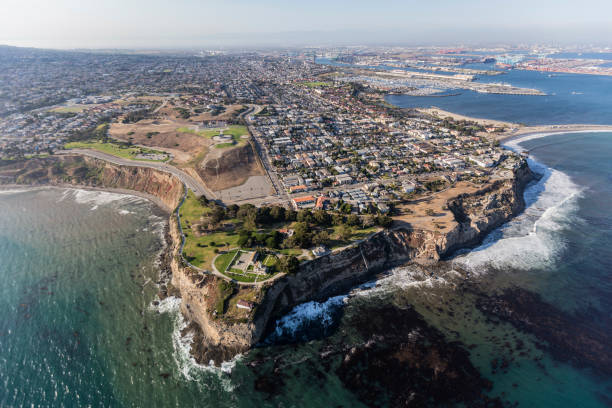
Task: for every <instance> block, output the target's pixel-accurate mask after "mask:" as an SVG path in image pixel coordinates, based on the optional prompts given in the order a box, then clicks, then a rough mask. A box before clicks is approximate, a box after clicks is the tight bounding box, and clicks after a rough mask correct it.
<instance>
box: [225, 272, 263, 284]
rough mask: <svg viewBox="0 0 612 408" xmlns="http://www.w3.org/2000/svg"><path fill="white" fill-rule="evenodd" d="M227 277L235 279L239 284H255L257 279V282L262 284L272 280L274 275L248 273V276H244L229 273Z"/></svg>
mask: <svg viewBox="0 0 612 408" xmlns="http://www.w3.org/2000/svg"><path fill="white" fill-rule="evenodd" d="M227 276H229V277H230V278H232V279H235V280H237V281H239V282H255V279H257V282H262V281H265V280H266V279H270V278H271V277H272V276H274V275H270V274H268V275H257V274H254V273H247V274H244V275H243V274H242V273H231V272H230V273H227Z"/></svg>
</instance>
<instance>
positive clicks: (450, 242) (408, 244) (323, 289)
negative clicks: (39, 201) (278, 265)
mask: <svg viewBox="0 0 612 408" xmlns="http://www.w3.org/2000/svg"><path fill="white" fill-rule="evenodd" d="M532 179H533V174H532V173H531V171H530V169H529V167H528V166H527V163H526V162H524V161H523V162H522V163H521V165H520V166H519V167H517V168H516V169H514V170H513V174H512V177H509V178H505V179H499V180H496V181H491V182H488V183H487V184H485V185H483V187H482V189H481V190H478V191H476V192H475V193H471V194H464V195H461V196H458V197H455V198H453V199H451V200H450V201H449V202H448V203H447V207H448V209H449V210H450V211H451V212H452V213H453V215H454V218H455V220H454V223H453V225H452V227H451V228H450V229H446V230H444V231H430V230H421V229H413V228H410V227H409V226H405V225H399V226H398V227H396V228H394V229H391V230H385V231H381V232H379V233H377V234H374V235H373V236H371V237H369V238H368V239H366V240H364V241H361V242H359V243H357V244H354V245H351V246H349V247H347V248H345V249H343V250H341V251H337V252H333V253H331V254H328V255H326V256H322V257H320V258H317V259H315V260H312V261H308V262H304V263H302V264H301V265H300V269H299V271H298V272H297V273H295V274H293V275H285V276H283V277H281V278H279V279H276V280H275V281H273V282H270V283H266V284H264V285H263V286H262V287H259V288H258V289H257V291H256V292H257V293H255V294H253V296H254V300H255V303H257V308H256V309H255V310H253V311H252V312H251V313H250V314H249V316H248V318H247V319H227V318H220V317H218V316H215V313H214V310H215V302H217V301H218V293H217V288H218V285H219V283H220V281H221V279H220V278H218V277H215V276H213V275H208V274H203V273H201V272H199V271H194V270H192V269H191V268H189V267H187V266H186V265H184V264H183V262H182V257H181V256H180V248H181V237H180V233H179V232H178V225H177V220H176V215H175V214H173V215H172V216H171V218H170V224H169V233H168V241H169V252H168V254H167V257H166V260H167V263H168V264H169V267H170V268H169V272H170V273H171V274H172V277H171V283H170V284H168V285H167V284H166V283H162V286H161V289H160V293H161V294H162V296H164V295H166V294H176V295H178V296H181V297H182V299H183V302H182V306H181V310H182V312H183V314H184V316H185V317H186V318H187V319H188V320H189V321H190V322H192V323H195V324H192V325H191V327H192V328H193V329H194V330H195V332H196V333H195V337H194V338H195V340H196V341H195V342H194V346H193V350H192V351H193V352H194V355H195V357H196V359H197V360H199V361H200V362H205V363H208V362H209V361H211V360H213V361H215V362H216V363H219V362H220V361H223V360H227V359H229V358H231V357H232V356H234V355H236V354H238V353H241V352H244V351H246V350H248V349H249V348H251V347H252V346H254V345H255V344H257V343H258V342H259V341H261V340H262V339H263V338H264V337H265V335H266V334H267V333H268V332H269V331H270V330H272V329H273V326H274V323H275V321H276V320H277V319H279V318H280V317H282V316H283V315H285V314H286V313H288V312H289V311H290V310H291V309H292V308H293V307H295V306H296V305H298V304H300V303H303V302H307V301H311V300H323V299H325V298H327V297H329V296H333V295H335V294H339V293H343V292H346V291H348V290H350V289H351V288H353V287H355V286H357V285H359V284H361V283H364V282H366V281H368V280H370V279H372V277H373V276H374V275H375V274H376V273H378V272H381V271H383V270H385V269H388V268H391V267H394V266H397V265H400V264H403V263H406V262H409V261H412V262H417V263H421V264H433V263H435V262H437V261H438V260H440V259H441V258H443V257H447V256H449V255H451V254H452V253H453V252H454V251H456V250H457V249H460V248H466V247H470V246H473V245H476V244H477V243H478V242H480V241H481V240H482V239H483V238H484V236H485V235H486V234H487V233H489V232H490V231H492V230H493V229H495V228H497V227H499V226H500V225H502V224H503V223H504V222H507V221H508V220H510V219H511V218H512V217H513V216H515V215H517V214H518V213H519V212H520V211H522V210H523V208H524V201H523V190H524V188H525V185H526V184H527V183H528V182H529V181H531V180H532ZM0 183H5V184H6V183H19V184H55V185H63V186H66V185H75V186H76V185H81V186H82V185H84V186H91V187H104V188H121V189H132V190H137V191H141V192H144V193H147V194H151V195H154V196H156V197H157V198H158V199H159V200H160V201H161V202H162V204H163V205H164V206H166V207H167V208H175V207H176V206H177V205H178V203H179V202H180V198H181V197H182V192H183V186H182V184H181V183H180V181H179V180H178V179H176V178H174V177H173V176H172V175H170V174H167V173H163V172H160V171H157V170H154V169H149V168H140V167H124V166H115V165H112V164H109V163H106V162H103V161H100V160H96V159H93V158H88V157H80V156H61V157H49V158H44V159H43V158H41V159H32V160H28V161H24V162H19V163H14V164H9V165H5V166H2V167H1V168H0ZM236 290H237V291H238V292H240V291H243V290H254V289H252V288H250V289H244V288H238V289H236Z"/></svg>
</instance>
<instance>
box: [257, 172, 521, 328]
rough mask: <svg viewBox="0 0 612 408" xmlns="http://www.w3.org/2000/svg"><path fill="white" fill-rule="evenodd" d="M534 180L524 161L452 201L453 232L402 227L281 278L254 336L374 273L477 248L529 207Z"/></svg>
mask: <svg viewBox="0 0 612 408" xmlns="http://www.w3.org/2000/svg"><path fill="white" fill-rule="evenodd" d="M532 179H533V173H532V172H531V170H530V169H529V167H528V166H527V163H526V162H524V163H522V165H521V166H520V167H519V168H517V169H516V170H514V177H513V178H511V179H505V180H498V181H494V182H492V183H490V184H489V185H487V186H486V187H483V189H482V190H479V191H478V192H476V193H474V194H469V195H463V196H459V197H457V198H455V199H453V200H452V201H450V202H448V204H447V205H448V208H449V209H450V210H451V211H452V212H453V214H454V216H455V223H454V226H453V228H452V229H451V230H450V231H447V232H443V233H442V232H439V231H424V230H411V229H407V228H403V227H399V228H397V229H393V230H390V231H382V232H380V233H378V234H376V235H374V236H373V237H371V238H370V239H367V240H365V241H362V242H360V243H359V244H358V245H355V246H353V247H350V248H347V249H345V250H342V251H340V252H338V253H332V254H329V255H327V256H323V257H320V258H317V259H315V260H313V261H310V262H306V263H304V264H302V265H301V267H300V270H299V272H297V273H296V274H295V275H293V276H285V277H283V278H282V279H279V280H277V281H276V282H275V283H274V285H273V286H271V287H270V288H269V289H268V290H267V292H266V295H265V299H264V301H263V303H262V304H261V305H260V307H259V308H258V310H257V312H258V313H257V315H256V316H255V318H254V323H255V326H256V333H255V334H254V336H253V338H254V339H255V340H259V339H261V336H262V335H265V334H266V333H267V332H268V331H269V330H271V329H272V328H273V327H272V326H273V325H274V323H275V321H276V319H278V318H280V317H282V316H283V315H284V314H286V313H288V312H289V311H290V310H291V309H292V308H293V307H295V306H296V305H298V304H299V303H302V302H306V301H310V300H323V299H325V298H327V297H329V296H332V295H335V294H338V293H342V292H345V291H348V290H350V289H351V288H353V287H355V286H356V285H358V284H360V283H364V282H366V281H367V280H369V279H371V278H372V276H373V275H374V274H375V273H377V272H380V271H382V270H385V269H388V268H391V267H394V266H397V265H400V264H402V263H405V262H408V261H414V262H417V263H421V264H433V263H435V262H437V261H438V260H439V259H440V258H443V257H446V256H449V255H451V254H452V253H453V252H454V251H456V250H457V249H460V248H466V247H470V246H473V245H476V244H478V243H479V242H480V241H481V240H482V239H483V238H484V236H485V235H486V234H488V233H489V232H491V231H492V230H493V229H495V228H497V227H499V226H501V225H502V224H503V223H505V222H507V221H509V220H510V219H511V218H512V217H514V216H515V215H517V214H518V213H519V212H521V211H522V210H523V209H524V206H525V203H524V200H523V190H524V188H525V185H526V184H527V183H528V182H529V181H531V180H532Z"/></svg>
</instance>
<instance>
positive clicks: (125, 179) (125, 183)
mask: <svg viewBox="0 0 612 408" xmlns="http://www.w3.org/2000/svg"><path fill="white" fill-rule="evenodd" d="M0 184H27V185H56V186H63V187H69V186H75V187H77V186H79V187H81V186H82V187H95V188H105V189H123V190H133V191H137V192H141V193H144V194H147V195H149V196H150V198H153V199H155V202H156V203H157V204H158V205H160V206H161V207H163V209H165V210H166V211H167V212H170V211H172V210H173V209H174V208H175V207H176V206H177V205H178V203H179V201H180V198H181V196H182V192H183V185H182V183H181V182H180V181H179V180H178V179H177V178H175V177H174V176H172V175H171V174H169V173H164V172H161V171H158V170H155V169H151V168H146V167H129V166H117V165H114V164H111V163H108V162H105V161H103V160H98V159H94V158H92V157H87V156H78V155H61V156H49V157H43V158H33V159H28V160H23V161H15V162H10V163H7V164H5V165H3V166H0Z"/></svg>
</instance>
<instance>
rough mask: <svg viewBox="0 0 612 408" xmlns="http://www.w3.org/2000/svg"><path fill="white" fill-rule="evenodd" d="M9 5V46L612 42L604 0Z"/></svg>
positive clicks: (137, 0) (3, 26) (2, 34)
mask: <svg viewBox="0 0 612 408" xmlns="http://www.w3.org/2000/svg"><path fill="white" fill-rule="evenodd" d="M3 3H5V4H3V6H2V13H1V14H0V44H7V45H17V46H31V47H41V48H149V49H155V48H193V47H237V46H246V47H250V46H307V45H332V44H338V45H349V44H364V45H371V44H389V45H410V44H441V43H459V42H464V43H493V42H558V43H561V44H568V43H595V44H605V43H606V42H612V24H610V15H612V4H611V3H610V2H608V1H603V0H585V1H582V2H580V3H578V2H573V1H570V2H558V1H552V0H539V1H537V2H536V1H527V0H517V1H514V2H500V1H479V0H467V1H461V2H459V1H451V0H437V1H430V2H427V3H425V2H416V1H382V2H372V1H362V0H352V1H349V0H339V1H322V0H312V1H309V2H304V1H302V2H295V1H280V0H262V1H246V0H230V1H224V2H219V1H215V2H212V1H207V0H205V1H195V0H178V1H175V2H172V3H169V2H164V1H161V0H151V1H145V0H124V1H119V0H106V1H104V2H92V1H87V2H79V1H75V0H56V1H53V2H48V1H43V0H25V1H24V0H22V1H18V0H5V2H3ZM84 3H85V4H84Z"/></svg>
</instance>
